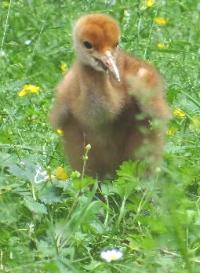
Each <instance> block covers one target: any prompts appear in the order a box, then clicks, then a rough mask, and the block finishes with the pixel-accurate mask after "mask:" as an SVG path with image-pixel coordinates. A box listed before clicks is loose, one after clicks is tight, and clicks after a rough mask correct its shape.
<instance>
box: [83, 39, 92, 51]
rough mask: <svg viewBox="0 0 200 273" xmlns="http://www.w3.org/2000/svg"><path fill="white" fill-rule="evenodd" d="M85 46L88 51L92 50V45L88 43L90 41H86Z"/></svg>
mask: <svg viewBox="0 0 200 273" xmlns="http://www.w3.org/2000/svg"><path fill="white" fill-rule="evenodd" d="M83 45H84V47H86V48H88V49H91V48H92V47H93V46H92V44H91V43H90V42H88V41H84V42H83Z"/></svg>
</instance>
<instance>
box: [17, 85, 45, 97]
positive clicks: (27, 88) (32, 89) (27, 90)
mask: <svg viewBox="0 0 200 273" xmlns="http://www.w3.org/2000/svg"><path fill="white" fill-rule="evenodd" d="M39 91H40V87H39V86H36V85H32V84H25V85H24V86H23V88H22V90H21V91H19V93H18V96H19V97H24V96H26V95H28V94H31V93H33V94H36V93H38V92H39Z"/></svg>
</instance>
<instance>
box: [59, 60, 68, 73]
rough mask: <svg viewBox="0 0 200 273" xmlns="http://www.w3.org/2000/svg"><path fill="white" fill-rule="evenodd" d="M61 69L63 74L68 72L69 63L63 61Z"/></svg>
mask: <svg viewBox="0 0 200 273" xmlns="http://www.w3.org/2000/svg"><path fill="white" fill-rule="evenodd" d="M60 69H61V72H62V74H65V73H66V72H67V64H66V63H61V65H60Z"/></svg>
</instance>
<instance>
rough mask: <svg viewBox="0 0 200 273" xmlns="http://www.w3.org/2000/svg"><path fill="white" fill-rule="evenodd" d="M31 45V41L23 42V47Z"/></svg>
mask: <svg viewBox="0 0 200 273" xmlns="http://www.w3.org/2000/svg"><path fill="white" fill-rule="evenodd" d="M31 43H32V40H26V41H25V42H24V44H25V45H30V44H31Z"/></svg>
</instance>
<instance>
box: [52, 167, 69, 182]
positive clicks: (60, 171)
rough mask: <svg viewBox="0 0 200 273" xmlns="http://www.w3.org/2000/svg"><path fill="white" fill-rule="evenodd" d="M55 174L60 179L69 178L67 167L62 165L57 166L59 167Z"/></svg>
mask: <svg viewBox="0 0 200 273" xmlns="http://www.w3.org/2000/svg"><path fill="white" fill-rule="evenodd" d="M55 176H56V178H57V179H58V180H66V179H67V178H68V175H67V173H66V171H65V169H64V168H63V167H61V166H59V167H57V169H56V170H55Z"/></svg>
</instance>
